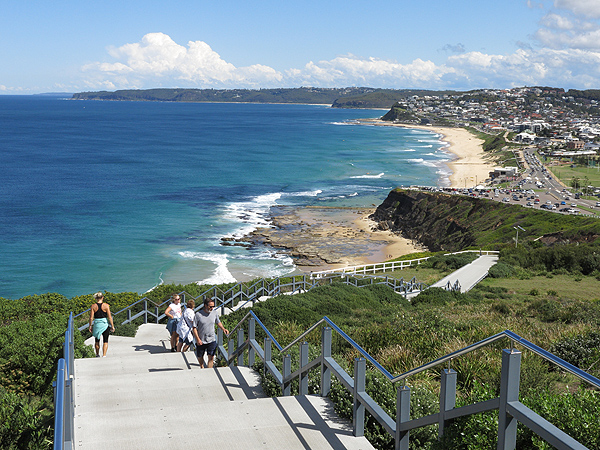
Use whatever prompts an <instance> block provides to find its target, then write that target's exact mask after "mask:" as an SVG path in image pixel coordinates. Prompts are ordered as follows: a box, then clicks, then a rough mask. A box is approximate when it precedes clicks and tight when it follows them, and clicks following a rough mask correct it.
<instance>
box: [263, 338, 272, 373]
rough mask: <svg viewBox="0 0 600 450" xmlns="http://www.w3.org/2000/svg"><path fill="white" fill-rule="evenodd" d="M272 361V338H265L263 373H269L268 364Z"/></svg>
mask: <svg viewBox="0 0 600 450" xmlns="http://www.w3.org/2000/svg"><path fill="white" fill-rule="evenodd" d="M270 362H271V339H270V338H265V364H264V366H263V374H266V373H267V365H268V363H270Z"/></svg>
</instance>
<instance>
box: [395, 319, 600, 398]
mask: <svg viewBox="0 0 600 450" xmlns="http://www.w3.org/2000/svg"><path fill="white" fill-rule="evenodd" d="M505 338H508V339H511V340H512V341H513V342H515V343H519V344H520V345H522V346H523V347H525V348H527V349H528V350H530V351H532V352H533V353H535V354H537V355H538V356H541V357H542V358H544V359H545V360H547V361H549V362H551V363H553V364H555V365H557V366H559V367H560V368H562V369H564V370H566V371H567V372H569V373H571V374H572V375H575V376H576V377H577V378H579V379H581V380H583V381H586V382H588V383H590V384H591V385H593V386H595V387H597V388H599V389H600V380H599V379H598V378H596V377H594V376H592V375H590V374H588V373H586V372H584V371H583V370H581V369H579V368H578V367H575V366H574V365H572V364H569V363H568V362H566V361H564V360H562V359H561V358H559V357H558V356H555V355H553V354H552V353H550V352H548V351H547V350H544V349H543V348H541V347H538V346H537V345H535V344H533V343H531V342H529V341H528V340H527V339H525V338H523V337H521V336H519V335H518V334H516V333H514V332H512V331H510V330H504V331H502V332H500V333H498V334H495V335H493V336H490V337H488V338H485V339H482V340H481V341H479V342H476V343H475V344H471V345H469V346H467V347H464V348H461V349H459V350H456V351H454V352H452V353H449V354H447V355H445V356H442V357H441V358H438V359H436V360H434V361H431V362H428V363H427V364H423V365H422V366H419V367H416V368H414V369H411V370H409V371H407V372H404V373H402V374H400V375H397V376H395V377H393V378H390V381H391V382H392V383H396V382H398V381H404V380H405V379H406V378H408V377H410V376H413V375H416V374H418V373H421V372H423V371H425V370H428V369H431V368H433V367H436V366H439V365H440V364H444V363H446V362H448V361H451V360H453V359H455V358H458V357H459V356H462V355H465V354H467V353H470V352H472V351H474V350H477V349H479V348H482V347H486V346H488V345H490V344H492V343H494V342H496V341H499V340H501V339H505Z"/></svg>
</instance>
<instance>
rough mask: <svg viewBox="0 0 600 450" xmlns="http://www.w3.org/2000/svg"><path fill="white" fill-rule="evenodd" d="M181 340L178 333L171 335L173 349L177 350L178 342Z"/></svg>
mask: <svg viewBox="0 0 600 450" xmlns="http://www.w3.org/2000/svg"><path fill="white" fill-rule="evenodd" d="M178 340H179V335H178V334H177V332H174V333H171V348H177V341H178Z"/></svg>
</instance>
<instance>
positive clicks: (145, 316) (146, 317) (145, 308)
mask: <svg viewBox="0 0 600 450" xmlns="http://www.w3.org/2000/svg"><path fill="white" fill-rule="evenodd" d="M90 315H91V314H90ZM144 323H148V300H144Z"/></svg>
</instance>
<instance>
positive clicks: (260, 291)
mask: <svg viewBox="0 0 600 450" xmlns="http://www.w3.org/2000/svg"><path fill="white" fill-rule="evenodd" d="M342 275H345V276H346V277H348V276H351V277H353V278H354V279H357V280H363V279H370V280H371V284H374V280H382V281H379V282H378V283H377V284H386V285H388V286H390V287H392V288H393V289H394V290H395V291H396V292H400V293H401V294H403V295H405V294H406V293H407V292H409V290H408V288H407V287H410V292H414V291H415V290H418V291H422V290H424V289H426V288H427V285H425V284H423V283H420V282H417V281H416V278H415V277H413V278H412V279H411V280H410V281H404V279H403V278H401V279H400V280H398V279H396V278H393V277H388V276H386V277H383V276H377V275H366V274H365V275H363V274H342ZM338 277H339V274H338V275H337V277H336V275H335V274H330V276H326V277H323V278H319V279H315V278H309V279H308V280H307V278H308V277H307V276H306V275H303V276H302V278H301V279H300V280H297V279H296V278H297V277H295V276H292V277H291V278H292V282H289V283H284V284H282V283H281V279H282V278H290V277H280V278H275V279H273V280H272V281H267V280H265V279H260V280H258V281H256V282H255V283H253V284H252V285H250V286H246V285H245V284H244V283H237V284H236V285H235V286H232V287H231V288H229V289H228V290H226V291H225V292H219V295H220V296H221V297H219V296H218V295H217V289H218V287H217V286H213V287H211V288H210V289H207V290H205V291H204V292H202V293H201V294H199V295H198V296H196V297H195V296H193V295H191V294H189V293H187V292H185V291H182V292H179V295H181V296H187V297H191V298H193V299H194V300H197V299H198V298H202V297H205V296H208V297H210V298H212V299H214V300H215V301H216V300H219V304H218V305H216V306H217V307H218V308H225V307H229V308H233V303H234V300H235V299H237V298H239V297H247V300H245V301H244V302H243V303H242V304H241V306H242V307H243V306H245V305H246V304H248V303H249V302H254V301H256V299H257V298H258V297H259V296H260V295H265V296H273V295H278V294H281V293H282V292H284V291H285V289H286V288H289V287H291V288H292V289H294V291H293V292H296V291H298V290H299V289H302V290H304V291H310V290H311V289H314V288H315V287H318V286H320V285H321V284H320V283H322V282H324V281H327V280H329V281H330V282H331V281H333V280H335V279H337V278H338ZM390 279H391V280H394V281H395V282H394V283H390ZM266 281H267V282H266ZM265 282H266V283H265ZM343 282H345V283H346V284H350V283H349V279H348V278H346V279H345V280H344V281H343ZM398 283H399V284H398ZM265 284H266V286H265ZM359 287H362V286H359ZM238 289H239V290H240V292H236V290H238ZM248 291H252V292H248ZM285 292H287V291H285ZM227 295H230V298H228V299H227V300H225V297H226V296H227ZM242 300H243V299H242ZM145 301H148V302H150V303H152V305H153V307H154V308H161V307H162V306H164V305H165V304H166V303H168V302H169V300H168V299H167V300H165V301H163V302H162V303H156V302H154V301H153V300H151V299H149V298H148V297H143V298H141V299H139V300H137V301H136V302H134V303H132V304H131V305H129V306H126V307H124V308H122V309H120V310H119V311H117V312H114V313H112V315H113V316H114V317H116V316H118V315H119V314H121V313H123V312H126V311H130V310H131V309H132V308H134V307H135V306H137V305H139V304H141V303H143V302H145ZM240 303H241V301H240ZM240 303H238V305H240ZM198 308H199V307H196V308H195V310H197V309H198ZM90 309H91V308H88V309H86V310H85V311H82V312H80V313H78V314H76V315H75V316H74V318H79V317H81V316H82V315H84V314H89V312H90ZM145 313H147V314H150V315H152V316H153V317H155V319H156V321H157V323H158V321H160V320H161V319H162V318H164V317H165V315H164V313H163V314H157V313H155V312H154V311H151V310H149V309H143V310H142V311H140V312H138V313H136V315H135V316H133V317H128V318H127V320H125V321H123V322H122V324H125V323H128V322H130V321H131V320H133V319H135V318H137V317H139V316H140V315H142V314H145ZM86 326H87V325H82V326H80V327H79V328H78V329H79V330H83V329H85V328H86Z"/></svg>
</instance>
